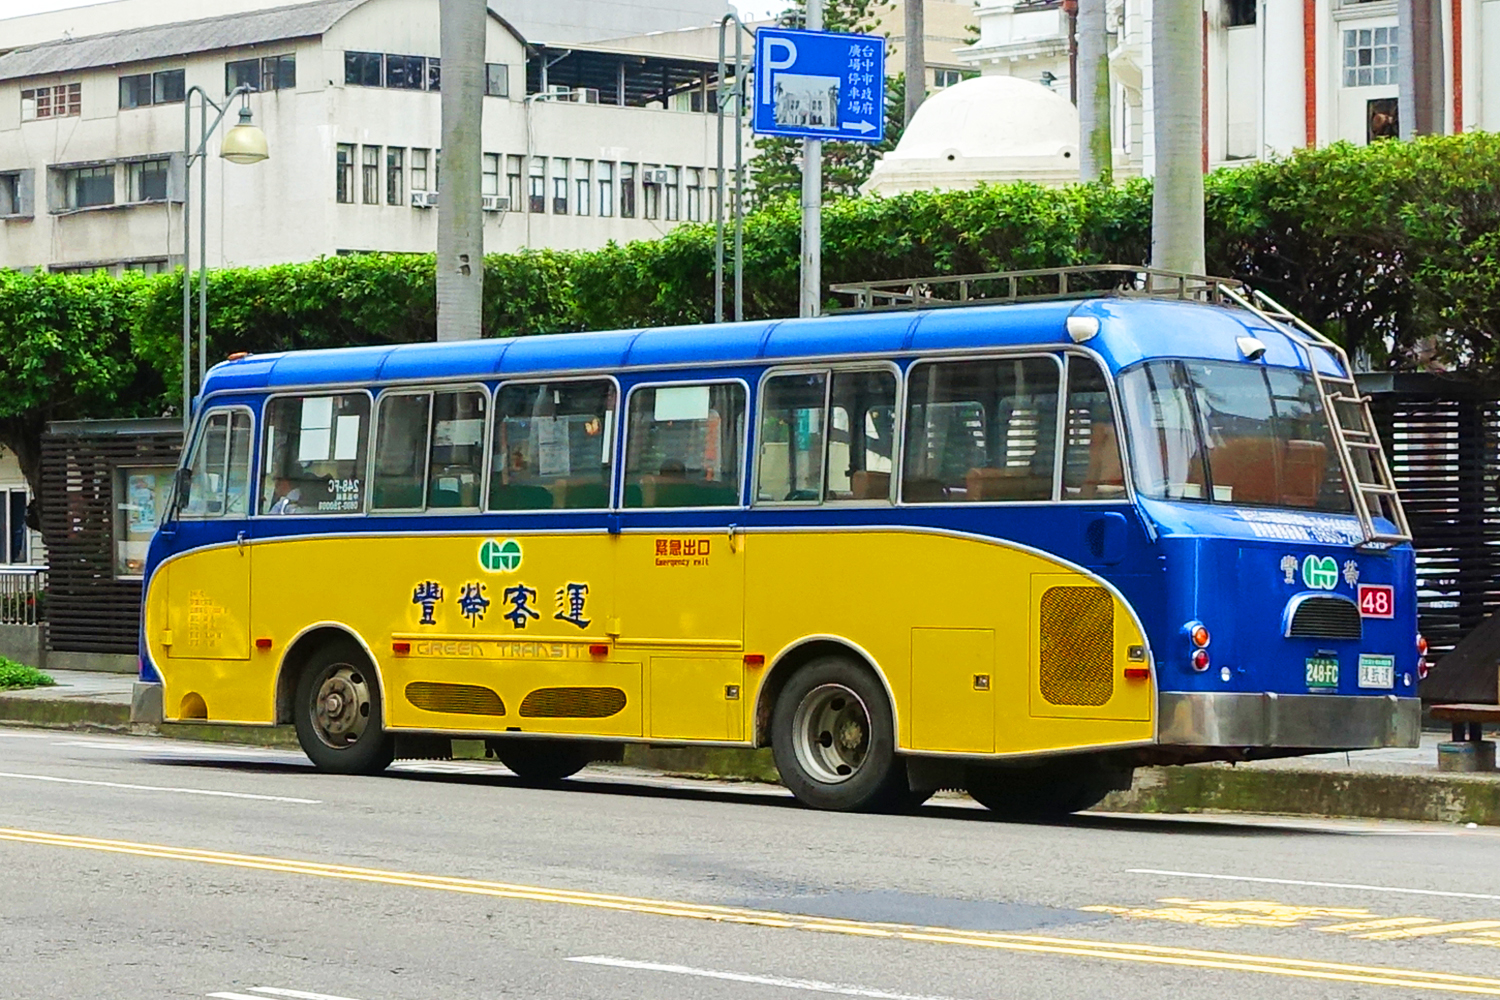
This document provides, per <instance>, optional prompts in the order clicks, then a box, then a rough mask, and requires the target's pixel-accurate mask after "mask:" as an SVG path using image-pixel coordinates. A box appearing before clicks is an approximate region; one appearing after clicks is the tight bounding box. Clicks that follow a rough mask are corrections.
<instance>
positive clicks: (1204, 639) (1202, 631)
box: [1188, 623, 1209, 649]
mask: <svg viewBox="0 0 1500 1000" xmlns="http://www.w3.org/2000/svg"><path fill="white" fill-rule="evenodd" d="M1188 638H1190V639H1191V640H1192V642H1193V645H1194V646H1196V647H1198V648H1199V649H1203V648H1204V647H1205V646H1207V645H1208V640H1209V635H1208V629H1207V628H1206V627H1204V626H1203V625H1202V624H1201V623H1195V624H1194V625H1193V630H1192V632H1190V633H1189V635H1188Z"/></svg>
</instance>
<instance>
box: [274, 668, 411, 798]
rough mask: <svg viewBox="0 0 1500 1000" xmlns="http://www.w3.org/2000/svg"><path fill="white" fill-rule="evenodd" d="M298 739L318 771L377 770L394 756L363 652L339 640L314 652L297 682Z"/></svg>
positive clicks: (393, 745) (376, 687) (393, 743)
mask: <svg viewBox="0 0 1500 1000" xmlns="http://www.w3.org/2000/svg"><path fill="white" fill-rule="evenodd" d="M293 721H294V722H295V724H296V728H297V742H299V743H301V744H302V751H303V753H305V754H307V756H308V759H309V760H311V761H312V762H313V763H314V764H316V765H317V767H318V770H320V771H329V772H332V773H334V774H379V773H380V772H381V771H384V770H385V769H386V768H387V767H389V766H390V763H391V761H392V760H394V759H395V755H396V741H395V739H394V738H392V736H391V734H390V733H387V732H386V731H385V725H384V724H383V722H382V721H381V711H380V684H379V682H378V681H377V680H376V678H375V672H374V671H373V670H372V669H371V668H370V661H369V660H368V659H367V658H366V656H365V654H364V650H362V649H360V648H359V646H358V645H356V644H355V643H354V642H352V641H347V642H335V643H330V644H328V645H327V646H324V647H323V648H322V649H320V650H318V651H317V652H316V653H314V654H313V656H312V658H311V659H310V660H309V662H308V664H307V666H306V667H305V668H304V669H303V671H302V676H301V677H300V678H298V680H297V709H296V712H295V715H294V719H293Z"/></svg>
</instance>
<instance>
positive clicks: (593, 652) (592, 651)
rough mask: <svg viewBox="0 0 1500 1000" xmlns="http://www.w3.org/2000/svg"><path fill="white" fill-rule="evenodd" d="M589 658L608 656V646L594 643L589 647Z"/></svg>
mask: <svg viewBox="0 0 1500 1000" xmlns="http://www.w3.org/2000/svg"><path fill="white" fill-rule="evenodd" d="M589 655H590V656H608V655H609V646H608V645H607V644H606V643H602V642H596V643H594V644H592V645H591V646H589Z"/></svg>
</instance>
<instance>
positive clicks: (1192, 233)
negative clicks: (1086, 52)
mask: <svg viewBox="0 0 1500 1000" xmlns="http://www.w3.org/2000/svg"><path fill="white" fill-rule="evenodd" d="M1152 8H1153V9H1152V20H1151V85H1152V89H1153V91H1154V96H1155V103H1156V116H1155V117H1156V179H1155V184H1154V187H1153V189H1152V197H1151V266H1152V267H1160V268H1165V269H1166V270H1169V271H1189V272H1191V273H1193V274H1202V273H1203V266H1204V265H1203V259H1204V250H1203V2H1202V0H1154V2H1153V4H1152ZM1079 62H1080V63H1082V60H1081V59H1080V60H1079ZM1079 96H1080V97H1082V96H1083V95H1082V92H1081V91H1080V94H1079ZM1080 103H1082V102H1081V101H1080Z"/></svg>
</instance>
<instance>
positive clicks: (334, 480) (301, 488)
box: [260, 392, 370, 514]
mask: <svg viewBox="0 0 1500 1000" xmlns="http://www.w3.org/2000/svg"><path fill="white" fill-rule="evenodd" d="M369 426H370V397H369V396H367V395H366V394H364V393H362V392H359V393H347V394H344V395H337V396H278V397H277V398H275V399H272V400H271V401H270V402H268V403H267V404H266V454H265V460H264V461H263V462H262V463H261V473H262V483H261V491H260V511H261V513H262V514H358V513H360V512H362V511H363V510H364V508H365V491H364V475H365V454H366V452H365V447H366V439H367V437H368V433H369Z"/></svg>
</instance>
